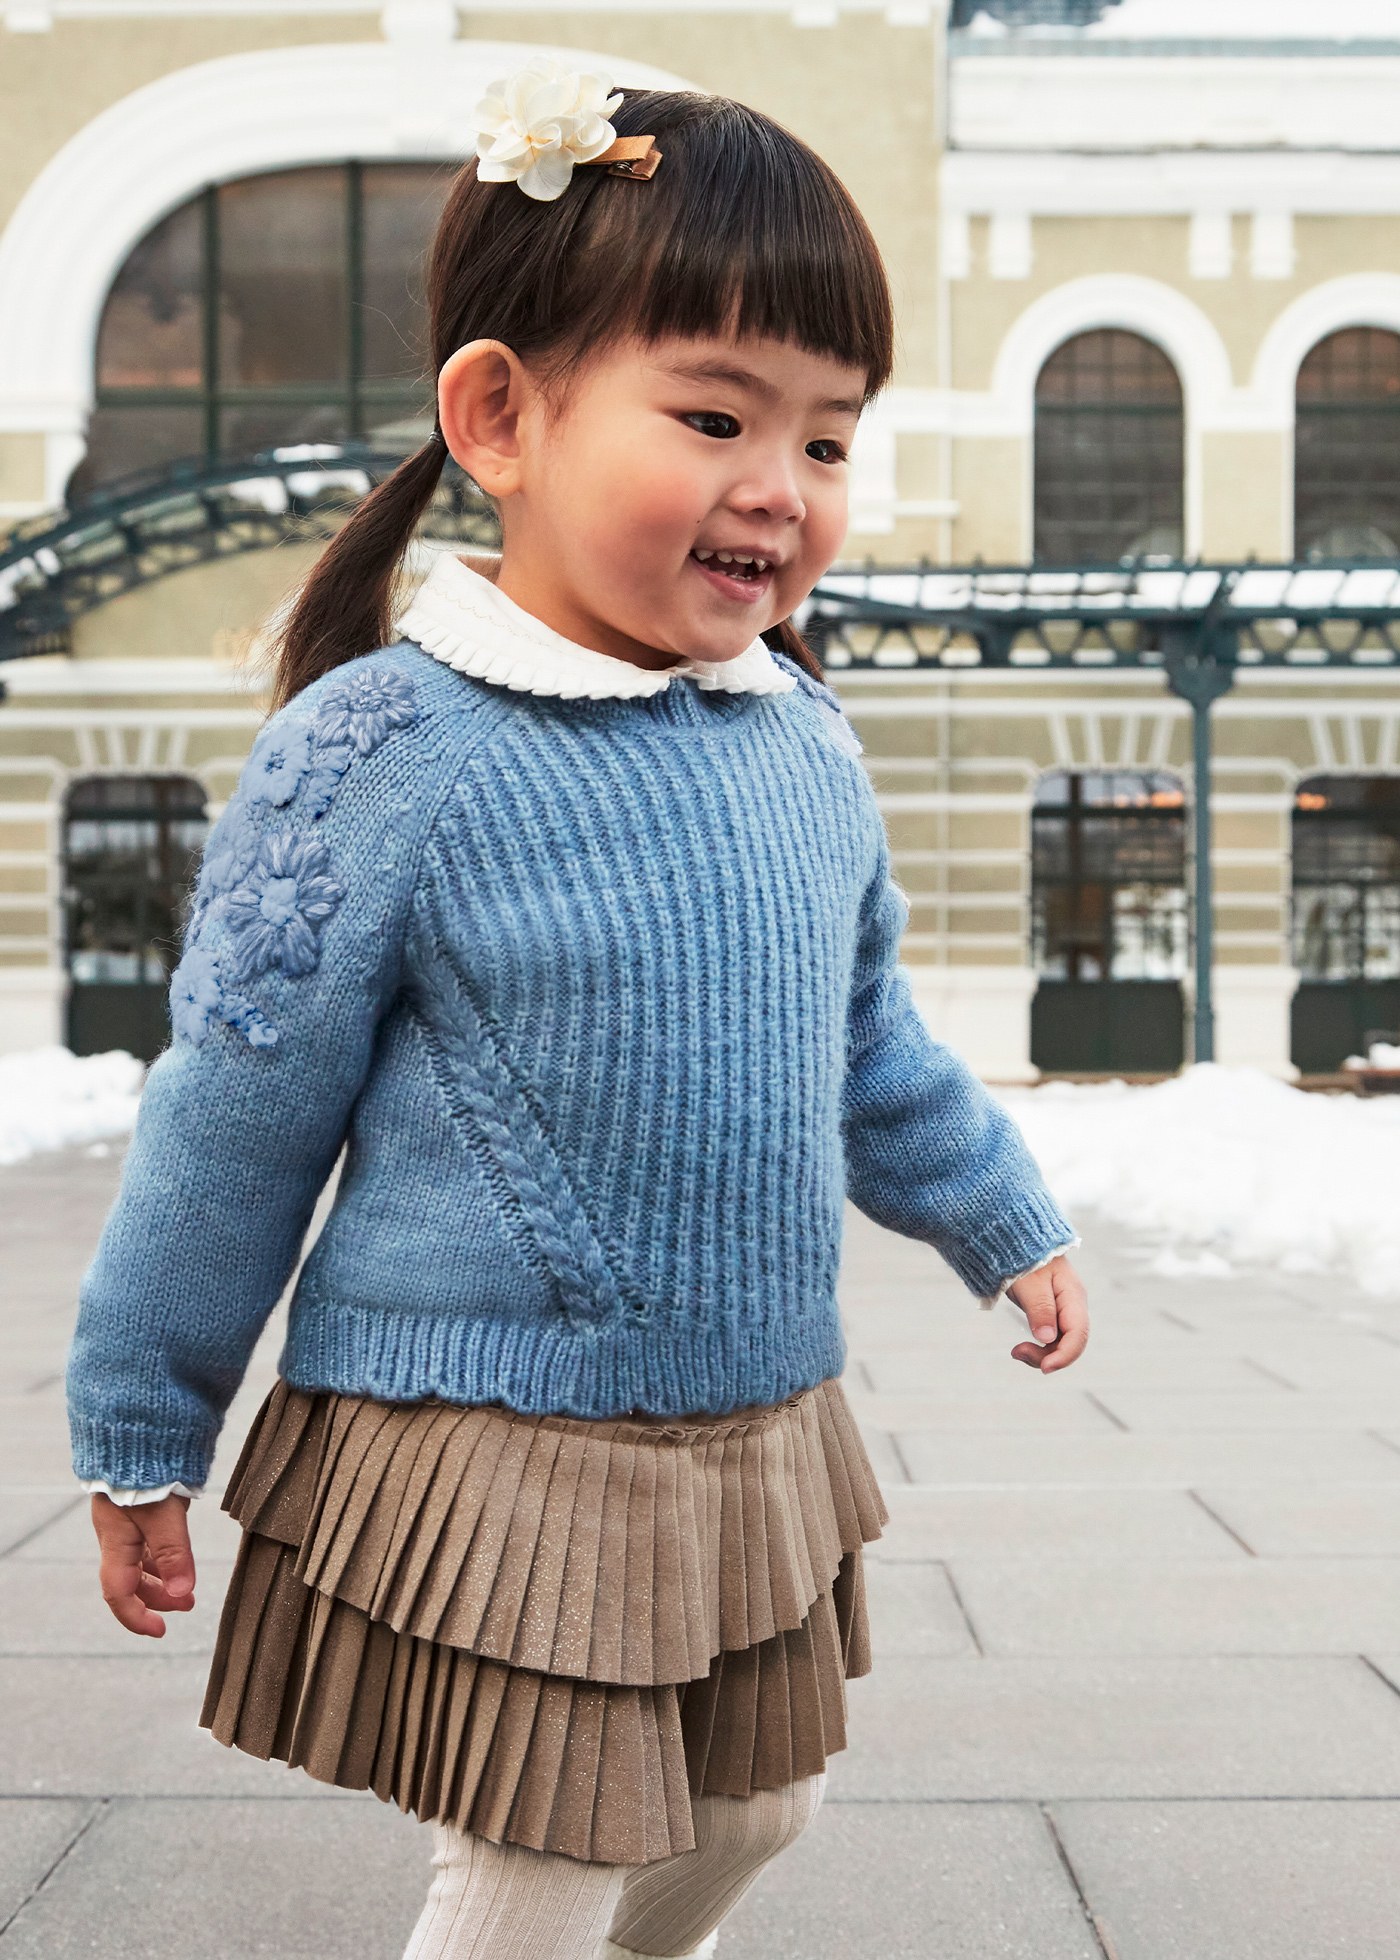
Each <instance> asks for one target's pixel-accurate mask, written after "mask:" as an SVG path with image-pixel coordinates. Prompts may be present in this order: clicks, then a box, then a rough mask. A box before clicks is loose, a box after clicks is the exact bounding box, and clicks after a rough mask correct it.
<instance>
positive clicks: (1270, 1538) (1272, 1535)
mask: <svg viewBox="0 0 1400 1960" xmlns="http://www.w3.org/2000/svg"><path fill="white" fill-rule="evenodd" d="M1397 1461H1400V1458H1397ZM1201 1497H1202V1498H1203V1500H1204V1501H1205V1502H1206V1503H1207V1504H1209V1506H1210V1507H1211V1509H1212V1510H1213V1511H1214V1512H1215V1513H1216V1515H1217V1517H1220V1518H1223V1519H1224V1521H1225V1522H1226V1524H1228V1525H1229V1527H1230V1529H1231V1530H1232V1531H1235V1532H1237V1533H1238V1534H1239V1536H1240V1537H1241V1538H1242V1539H1243V1540H1244V1542H1245V1543H1246V1544H1247V1545H1248V1546H1249V1547H1250V1548H1251V1550H1253V1551H1255V1552H1257V1553H1259V1554H1260V1555H1261V1556H1262V1557H1271V1558H1292V1557H1307V1558H1316V1557H1318V1556H1319V1555H1321V1554H1324V1553H1327V1552H1334V1553H1336V1552H1341V1553H1350V1554H1351V1555H1352V1556H1354V1557H1358V1558H1394V1559H1397V1560H1400V1487H1397V1486H1395V1485H1393V1484H1392V1485H1388V1486H1385V1487H1380V1488H1378V1487H1376V1486H1375V1485H1371V1484H1351V1483H1340V1482H1338V1483H1328V1484H1320V1485H1312V1486H1304V1487H1300V1486H1298V1485H1279V1486H1277V1487H1275V1488H1272V1489H1270V1488H1269V1487H1267V1486H1263V1485H1250V1486H1249V1487H1248V1488H1240V1487H1231V1486H1228V1485H1210V1484H1208V1485H1206V1486H1204V1487H1203V1489H1202V1490H1201Z"/></svg>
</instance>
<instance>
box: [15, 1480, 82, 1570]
mask: <svg viewBox="0 0 1400 1960" xmlns="http://www.w3.org/2000/svg"><path fill="white" fill-rule="evenodd" d="M81 1496H82V1492H81V1491H80V1490H78V1489H77V1488H76V1487H75V1485H74V1484H73V1482H72V1480H71V1478H70V1479H69V1481H68V1482H67V1483H65V1484H62V1485H60V1484H54V1485H52V1486H51V1487H49V1488H47V1489H37V1490H25V1489H15V1488H13V1487H0V1558H4V1557H6V1556H7V1555H12V1554H14V1553H15V1551H16V1549H17V1548H18V1549H19V1550H20V1551H21V1552H22V1549H23V1546H24V1543H25V1541H26V1540H27V1539H29V1538H30V1537H32V1536H33V1534H34V1533H36V1532H40V1531H43V1530H45V1529H46V1528H48V1527H51V1526H52V1525H53V1523H54V1522H55V1521H56V1520H61V1519H62V1518H63V1517H64V1516H65V1515H66V1514H67V1513H68V1512H70V1511H71V1510H72V1509H73V1506H74V1503H75V1501H76V1500H77V1499H78V1498H80V1497H81Z"/></svg>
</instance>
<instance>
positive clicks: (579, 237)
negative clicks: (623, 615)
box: [271, 89, 894, 710]
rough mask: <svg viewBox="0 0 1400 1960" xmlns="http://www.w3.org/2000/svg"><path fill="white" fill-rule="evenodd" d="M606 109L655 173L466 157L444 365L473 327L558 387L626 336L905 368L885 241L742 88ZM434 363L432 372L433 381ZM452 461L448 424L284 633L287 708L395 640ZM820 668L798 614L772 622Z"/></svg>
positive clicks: (794, 649) (877, 382)
mask: <svg viewBox="0 0 1400 1960" xmlns="http://www.w3.org/2000/svg"><path fill="white" fill-rule="evenodd" d="M609 120H610V121H611V122H612V124H613V127H614V129H615V130H616V131H617V134H618V135H619V136H636V135H643V134H648V133H649V134H652V135H654V136H655V138H656V145H657V148H658V149H660V150H661V152H662V160H661V164H660V166H659V168H658V170H657V172H656V174H655V176H653V177H651V178H649V179H646V180H643V181H640V182H631V181H628V180H627V179H625V178H620V177H615V176H613V175H612V174H611V173H610V172H608V171H606V170H603V169H598V168H592V167H588V166H583V167H579V168H576V169H575V171H574V174H573V176H572V178H571V179H570V181H569V184H568V186H567V188H566V189H565V191H564V192H563V194H562V196H560V197H558V198H556V199H554V200H553V201H552V202H540V201H539V200H536V199H534V198H530V197H527V196H526V195H525V194H524V193H523V192H522V191H521V190H520V188H519V186H518V185H516V184H514V183H483V182H482V181H481V180H480V179H479V178H478V177H477V174H476V158H475V157H474V156H473V157H471V158H469V159H468V161H467V162H466V163H465V164H464V165H463V167H462V169H461V170H460V171H459V172H458V174H457V177H456V178H455V180H454V182H453V184H452V188H451V190H450V191H449V193H448V197H447V202H446V205H445V207H444V209H443V213H442V217H441V219H440V221H439V224H438V228H437V233H436V235H435V237H434V239H433V244H432V248H431V251H430V253H429V257H428V265H427V299H428V344H429V348H430V353H431V360H432V377H433V378H434V379H435V377H436V375H437V374H438V372H439V371H440V370H441V368H442V367H443V365H444V364H445V363H446V362H447V361H448V359H449V358H450V357H451V355H452V354H453V353H454V352H455V351H456V350H457V349H458V348H459V347H463V346H465V345H466V344H467V343H468V342H469V341H473V340H478V339H490V340H500V341H504V342H505V344H506V345H507V346H508V347H510V348H512V349H513V350H514V351H515V353H516V354H517V355H518V356H519V357H520V359H521V361H522V362H524V363H525V364H526V365H527V366H528V367H529V368H530V370H531V373H532V375H534V376H535V377H536V378H537V380H538V383H539V385H540V387H541V388H542V390H543V391H544V393H545V395H546V399H547V400H548V399H550V398H551V397H553V396H554V395H555V393H556V392H557V390H558V388H559V387H560V386H561V384H564V383H566V382H567V380H568V378H569V377H570V376H571V375H574V374H576V373H577V372H578V371H579V370H580V369H581V368H582V367H583V366H584V365H585V364H586V363H587V361H588V360H589V359H590V358H593V357H595V356H596V355H597V354H599V353H600V352H601V351H602V350H603V349H604V348H606V347H608V346H609V345H611V344H613V343H615V342H616V341H618V340H619V339H622V338H625V337H630V336H636V337H637V338H639V339H641V340H643V341H654V340H658V339H660V338H662V337H663V336H665V335H670V334H680V335H685V336H697V337H700V336H718V337H721V338H723V337H726V336H728V335H730V334H731V333H732V334H733V336H734V337H735V338H744V337H746V336H749V335H765V336H771V337H773V338H775V339H779V340H787V341H791V342H793V343H795V344H796V345H798V346H800V347H802V348H804V349H805V350H807V351H808V352H810V353H815V354H826V355H830V356H832V357H833V358H834V359H836V360H838V361H840V362H842V363H844V364H845V365H848V366H851V367H858V368H861V369H863V370H864V372H865V376H866V386H865V393H864V400H865V401H866V402H867V403H868V402H869V401H870V400H871V399H872V398H873V397H874V396H875V395H876V394H878V393H879V392H880V390H881V389H882V388H883V387H885V385H886V384H887V382H888V381H889V379H890V375H891V373H892V371H893V365H894V318H893V308H892V305H891V300H890V291H889V282H888V279H887V276H886V273H885V268H884V264H883V262H882V260H881V257H880V252H879V248H878V247H877V245H876V243H875V240H874V238H873V237H872V235H871V232H870V229H869V226H868V225H867V224H866V222H865V220H864V218H863V217H862V216H861V214H860V212H859V211H858V210H857V208H856V205H855V202H854V200H853V199H852V197H851V195H850V193H849V192H848V191H847V190H846V188H845V186H844V185H843V184H842V183H841V180H840V179H839V178H838V177H837V176H836V174H835V172H834V171H833V170H832V169H831V168H830V166H829V165H828V164H826V163H824V162H823V161H822V159H821V158H820V157H819V156H818V155H817V154H816V152H815V151H814V150H812V149H810V148H809V147H808V145H807V144H806V143H804V142H802V141H801V140H800V139H799V138H798V137H796V136H794V135H792V134H791V132H790V131H788V130H786V129H784V128H782V127H781V125H780V124H778V123H775V122H773V121H772V120H771V119H770V118H769V117H767V116H765V115H761V114H760V113H759V112H758V111H757V110H756V109H750V108H748V107H746V106H745V105H744V104H743V103H742V102H734V101H731V100H729V99H728V98H727V97H725V96H714V95H699V94H693V93H682V92H680V91H674V92H673V91H661V90H656V89H627V90H625V91H623V101H622V103H621V105H620V106H619V107H618V108H617V109H616V110H615V111H614V112H613V113H612V115H611V117H610V118H609ZM425 378H427V377H425ZM446 458H447V449H446V445H445V444H444V442H443V438H442V434H441V431H440V429H435V431H434V433H433V435H432V436H431V437H430V438H429V439H428V441H427V442H425V443H424V444H423V446H422V448H421V449H419V450H417V451H415V453H414V454H413V455H411V456H409V457H407V458H406V459H405V461H404V462H403V463H401V464H400V465H399V467H398V468H397V469H396V470H395V471H394V472H393V474H392V475H391V476H389V477H386V478H385V480H384V481H383V482H382V483H381V484H379V485H378V487H377V488H376V489H375V490H373V491H372V492H371V493H370V495H369V496H367V497H366V498H365V499H364V501H363V502H362V503H360V504H358V505H357V506H356V508H355V510H354V512H353V513H352V515H351V516H350V517H349V518H348V519H347V521H346V523H345V524H344V525H343V526H342V527H341V529H340V530H339V531H337V533H336V535H335V537H334V538H333V539H332V541H331V543H330V544H329V545H328V546H327V547H326V549H325V550H324V551H323V553H322V554H321V557H320V558H319V559H318V560H317V562H316V565H315V566H314V567H313V569H312V572H311V574H310V577H309V578H308V579H307V581H306V583H305V585H304V586H303V587H302V588H301V591H300V592H299V594H298V595H297V597H296V599H295V602H294V603H293V604H292V605H291V607H290V608H289V609H288V611H287V613H286V615H285V618H284V620H283V622H282V624H281V625H280V627H278V628H277V629H276V631H275V633H274V634H273V636H272V640H271V644H272V648H273V652H274V655H275V660H276V679H275V685H274V691H273V700H272V707H273V709H274V710H276V709H277V708H280V707H281V706H283V705H284V704H285V703H286V702H287V701H289V700H291V698H292V697H293V696H294V695H295V694H297V693H299V692H300V690H301V689H302V688H304V687H306V686H307V685H308V684H309V683H310V682H311V681H313V680H315V679H316V678H317V677H318V676H319V675H321V674H324V673H328V672H329V671H330V670H331V669H332V668H333V667H337V666H339V665H340V664H341V663H342V662H343V661H346V660H351V659H353V658H354V657H355V656H356V655H357V654H361V653H368V652H370V651H372V650H373V649H374V648H375V647H379V646H384V645H387V644H388V643H389V640H390V638H391V621H392V618H393V616H394V614H395V612H396V611H397V609H398V595H397V591H396V588H397V585H398V582H399V579H400V576H401V570H402V564H403V558H404V554H405V552H406V551H407V549H408V546H409V543H410V542H411V540H412V537H413V534H414V531H415V529H416V527H417V525H418V521H419V519H420V518H421V517H422V515H423V513H424V511H425V510H426V509H427V508H428V505H429V504H430V502H431V501H432V497H433V493H434V490H435V489H436V487H437V484H438V481H439V479H440V477H441V475H442V470H443V465H444V463H445V461H446ZM763 637H764V639H765V641H766V642H767V644H768V645H769V646H770V647H777V648H780V649H781V650H782V651H784V652H786V653H789V654H790V655H791V656H792V657H793V658H794V659H796V660H797V661H798V662H799V663H800V664H801V665H802V666H803V667H805V668H806V670H807V671H808V672H809V673H811V674H813V675H815V676H816V677H817V678H820V677H821V668H820V665H819V663H818V662H817V660H816V657H815V656H814V654H813V653H812V652H811V650H810V649H809V648H808V647H807V646H806V645H805V643H804V642H803V640H802V637H801V635H800V634H799V633H798V631H797V629H796V627H795V626H794V625H793V623H792V621H791V620H784V621H783V622H782V623H781V624H780V625H778V626H775V627H773V628H771V629H770V630H769V631H768V632H767V633H765V634H764V636H763Z"/></svg>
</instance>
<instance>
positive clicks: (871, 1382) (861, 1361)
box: [855, 1354, 880, 1395]
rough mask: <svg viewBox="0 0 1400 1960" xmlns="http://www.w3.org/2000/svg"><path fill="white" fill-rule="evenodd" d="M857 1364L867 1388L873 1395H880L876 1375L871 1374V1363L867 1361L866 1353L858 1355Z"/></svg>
mask: <svg viewBox="0 0 1400 1960" xmlns="http://www.w3.org/2000/svg"><path fill="white" fill-rule="evenodd" d="M855 1365H856V1368H857V1370H858V1371H859V1373H860V1374H861V1375H862V1376H863V1377H864V1379H865V1386H866V1388H867V1389H868V1390H869V1391H870V1393H871V1394H872V1395H878V1394H879V1392H880V1391H879V1390H878V1389H877V1388H876V1386H875V1377H874V1376H873V1375H872V1374H871V1372H870V1364H869V1363H868V1362H867V1361H866V1359H865V1357H864V1355H859V1354H858V1355H857V1356H856V1359H855Z"/></svg>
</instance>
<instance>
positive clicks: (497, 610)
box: [393, 551, 798, 701]
mask: <svg viewBox="0 0 1400 1960" xmlns="http://www.w3.org/2000/svg"><path fill="white" fill-rule="evenodd" d="M393 626H394V631H395V632H396V633H399V634H402V635H403V636H404V638H405V639H409V640H415V641H417V643H418V645H419V646H421V647H422V648H423V649H424V650H425V652H427V653H430V654H432V656H433V658H434V659H435V660H441V661H443V662H445V663H446V665H447V666H449V667H455V668H456V669H457V671H458V672H459V673H463V674H472V675H474V676H475V677H476V679H478V680H483V681H494V682H496V683H497V684H498V685H499V686H501V687H508V688H513V689H515V690H516V691H517V692H520V693H524V694H553V695H559V696H562V697H564V698H566V699H569V700H577V699H579V698H580V697H583V698H584V699H587V700H590V701H598V700H607V699H634V698H636V697H639V696H644V695H651V694H659V693H660V692H661V691H662V689H663V688H667V687H669V686H670V685H671V683H672V682H673V681H674V680H677V679H680V678H684V679H686V680H693V681H694V682H695V684H696V686H697V687H700V688H704V689H705V690H707V691H709V690H714V689H719V690H721V691H722V692H724V693H726V694H744V693H749V694H788V693H790V692H791V691H792V689H793V688H795V687H796V686H797V684H798V683H797V680H796V677H795V676H794V675H792V674H789V673H785V672H784V670H783V669H782V668H781V667H780V666H779V665H778V663H777V661H776V660H775V659H774V658H773V656H772V654H771V653H770V652H769V651H768V648H767V647H766V646H765V645H764V643H763V641H762V640H761V639H755V640H753V641H751V643H750V644H749V645H748V646H747V647H745V649H744V651H743V652H742V653H741V654H738V655H736V657H735V658H734V659H733V660H685V661H682V662H680V663H679V664H678V665H676V666H674V667H662V668H649V667H635V666H633V664H632V662H631V661H630V660H621V659H618V658H617V657H616V656H614V655H613V654H610V653H599V652H598V651H597V649H596V648H594V647H586V646H580V645H579V644H578V642H577V641H575V640H570V639H567V638H566V637H565V636H564V635H563V634H562V633H556V632H555V631H554V629H553V627H551V626H546V625H545V623H544V621H543V620H540V619H536V618H535V616H534V615H533V613H528V612H526V611H525V610H524V609H523V607H521V606H518V605H517V604H516V603H515V601H514V600H513V599H510V598H508V597H507V596H506V594H505V593H504V592H501V591H500V590H498V588H497V587H496V586H495V585H494V584H493V582H492V581H491V579H489V578H487V577H486V576H485V575H484V574H483V573H481V572H476V571H473V570H472V568H471V566H470V565H468V564H466V563H465V562H464V561H463V560H462V559H461V558H459V557H458V556H457V555H456V553H455V552H452V551H442V552H439V553H438V554H437V557H436V559H435V560H434V563H433V567H432V570H431V571H430V572H429V573H428V576H427V578H426V579H425V580H424V581H423V583H422V585H421V586H420V587H419V588H418V591H417V593H416V594H415V595H414V597H413V600H412V602H411V603H410V604H409V606H408V607H407V609H406V610H405V611H404V612H403V613H401V614H400V615H399V617H398V618H397V619H395V621H394V623H393Z"/></svg>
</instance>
